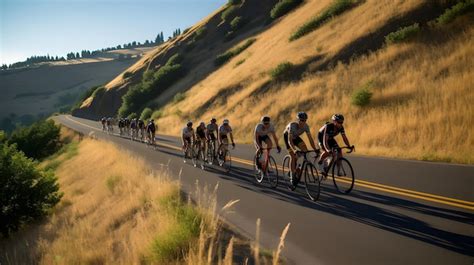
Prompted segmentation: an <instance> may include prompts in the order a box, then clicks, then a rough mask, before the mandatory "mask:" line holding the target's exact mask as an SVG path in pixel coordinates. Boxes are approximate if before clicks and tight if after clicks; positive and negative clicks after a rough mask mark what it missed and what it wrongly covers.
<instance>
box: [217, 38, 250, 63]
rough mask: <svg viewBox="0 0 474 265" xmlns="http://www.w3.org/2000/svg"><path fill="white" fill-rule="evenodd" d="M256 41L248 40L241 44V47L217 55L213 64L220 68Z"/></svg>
mask: <svg viewBox="0 0 474 265" xmlns="http://www.w3.org/2000/svg"><path fill="white" fill-rule="evenodd" d="M256 40H257V39H248V40H246V41H245V42H244V44H242V45H241V46H238V47H236V48H233V49H230V50H228V51H226V52H225V53H222V54H219V55H218V56H217V57H216V59H215V60H214V64H215V65H216V66H220V65H223V64H225V63H226V62H228V61H229V60H230V59H232V58H233V57H235V56H237V55H239V54H240V53H241V52H243V51H245V50H246V49H247V48H248V47H250V45H252V44H253V43H254V42H255V41H256Z"/></svg>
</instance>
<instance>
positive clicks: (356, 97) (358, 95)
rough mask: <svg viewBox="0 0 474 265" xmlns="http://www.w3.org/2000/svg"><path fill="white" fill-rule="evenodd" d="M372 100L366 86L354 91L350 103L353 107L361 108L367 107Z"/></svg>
mask: <svg viewBox="0 0 474 265" xmlns="http://www.w3.org/2000/svg"><path fill="white" fill-rule="evenodd" d="M371 99H372V92H370V90H369V88H368V86H365V87H363V88H361V89H358V90H356V91H354V93H353V94H352V99H351V103H352V104H353V105H355V106H359V107H363V106H367V105H368V104H369V103H370V100H371Z"/></svg>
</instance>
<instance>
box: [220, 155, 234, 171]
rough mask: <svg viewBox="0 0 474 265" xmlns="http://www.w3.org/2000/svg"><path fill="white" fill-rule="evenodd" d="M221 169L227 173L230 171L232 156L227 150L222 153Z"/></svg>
mask: <svg viewBox="0 0 474 265" xmlns="http://www.w3.org/2000/svg"><path fill="white" fill-rule="evenodd" d="M222 167H223V168H224V169H225V171H226V172H227V173H228V172H230V170H231V169H232V156H231V155H230V152H229V151H228V150H226V151H225V153H224V163H223V164H222Z"/></svg>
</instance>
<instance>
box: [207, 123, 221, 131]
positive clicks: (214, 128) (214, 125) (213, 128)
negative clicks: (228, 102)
mask: <svg viewBox="0 0 474 265" xmlns="http://www.w3.org/2000/svg"><path fill="white" fill-rule="evenodd" d="M206 128H207V132H208V133H214V132H217V129H218V127H217V123H209V124H208V125H207V126H206Z"/></svg>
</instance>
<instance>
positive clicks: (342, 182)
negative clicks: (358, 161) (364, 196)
mask: <svg viewBox="0 0 474 265" xmlns="http://www.w3.org/2000/svg"><path fill="white" fill-rule="evenodd" d="M331 173H332V180H333V182H334V186H335V187H336V189H337V190H338V191H339V192H340V193H343V194H348V193H349V192H351V190H352V188H353V187H354V170H353V169H352V165H351V163H349V160H347V159H345V158H343V157H341V158H339V159H338V160H336V161H335V162H334V163H333V165H332V171H331Z"/></svg>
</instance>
